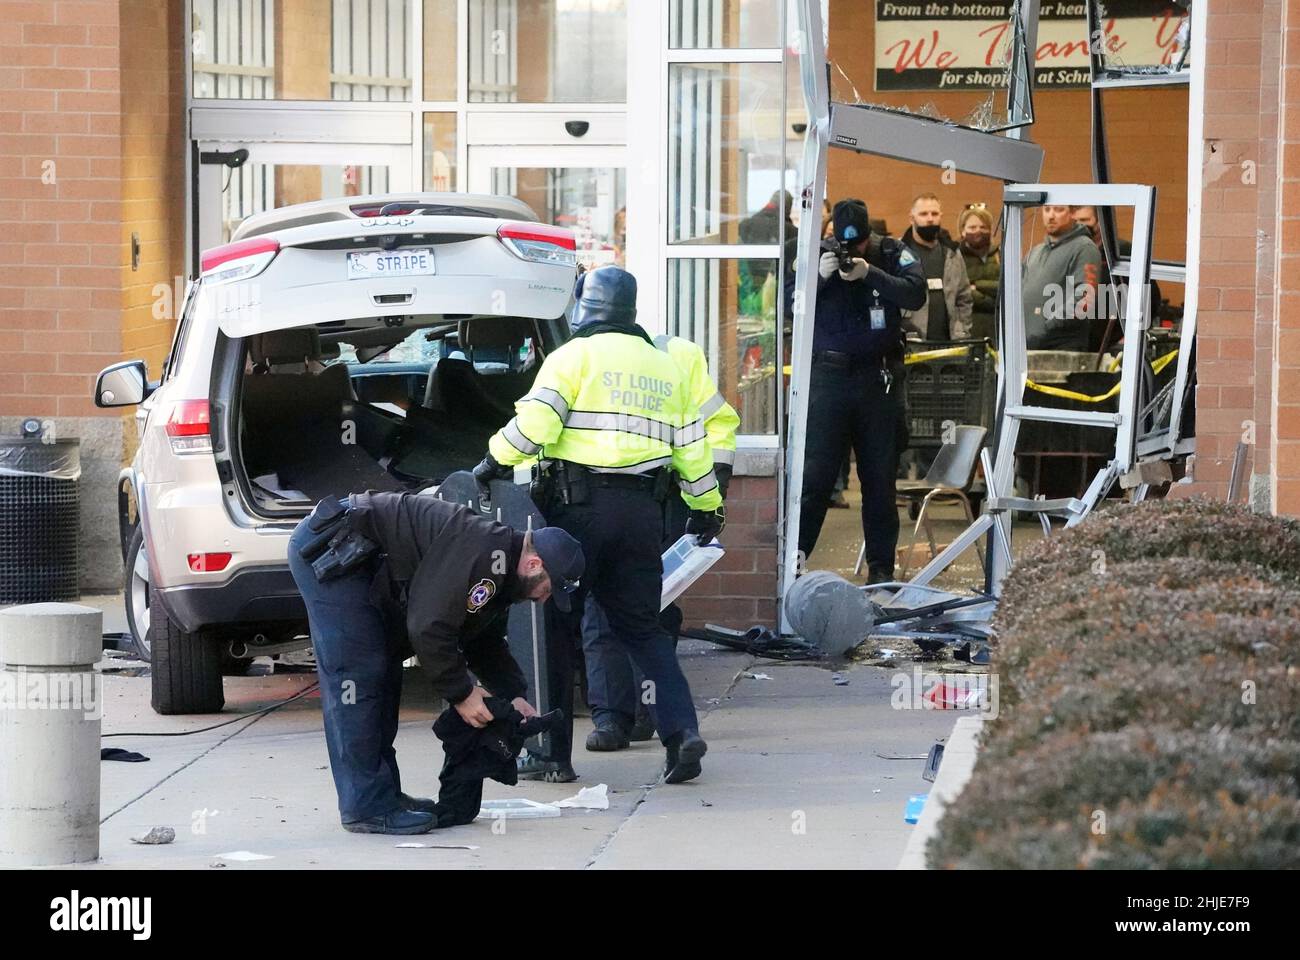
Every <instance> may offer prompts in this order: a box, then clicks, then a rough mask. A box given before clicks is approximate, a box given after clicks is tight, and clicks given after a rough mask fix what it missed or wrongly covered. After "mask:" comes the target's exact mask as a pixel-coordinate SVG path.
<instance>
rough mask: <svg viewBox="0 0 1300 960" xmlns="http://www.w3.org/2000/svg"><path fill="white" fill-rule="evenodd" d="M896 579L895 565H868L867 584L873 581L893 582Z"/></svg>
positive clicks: (869, 584)
mask: <svg viewBox="0 0 1300 960" xmlns="http://www.w3.org/2000/svg"><path fill="white" fill-rule="evenodd" d="M893 579H894V568H893V567H881V566H870V567H867V586H871V585H872V584H873V583H892V582H893Z"/></svg>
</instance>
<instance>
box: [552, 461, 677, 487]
mask: <svg viewBox="0 0 1300 960" xmlns="http://www.w3.org/2000/svg"><path fill="white" fill-rule="evenodd" d="M567 466H568V468H569V469H570V470H573V471H576V472H578V473H582V474H586V477H587V481H588V482H589V483H590V484H592V485H593V486H596V487H612V488H614V489H617V490H654V488H655V485H656V484H657V483H658V482H659V474H660V472H661V470H660V469H655V470H651V471H650V472H649V473H601V472H600V471H599V470H593V469H591V468H590V467H586V466H583V465H582V464H580V463H572V462H569V463H567Z"/></svg>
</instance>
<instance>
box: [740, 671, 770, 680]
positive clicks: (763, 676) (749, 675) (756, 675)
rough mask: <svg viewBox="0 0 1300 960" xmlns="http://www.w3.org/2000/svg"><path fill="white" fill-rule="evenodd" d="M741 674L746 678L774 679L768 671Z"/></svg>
mask: <svg viewBox="0 0 1300 960" xmlns="http://www.w3.org/2000/svg"><path fill="white" fill-rule="evenodd" d="M741 676H742V677H744V678H745V679H746V680H771V679H772V678H771V677H769V676H768V675H767V674H766V673H742V674H741Z"/></svg>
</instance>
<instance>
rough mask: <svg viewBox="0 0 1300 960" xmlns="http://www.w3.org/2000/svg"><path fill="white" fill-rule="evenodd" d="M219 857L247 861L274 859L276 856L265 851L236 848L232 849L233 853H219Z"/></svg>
mask: <svg viewBox="0 0 1300 960" xmlns="http://www.w3.org/2000/svg"><path fill="white" fill-rule="evenodd" d="M217 859H218V860H237V861H247V860H274V859H275V857H269V856H267V855H266V854H264V853H253V852H252V851H251V850H235V851H232V852H231V853H219V854H217Z"/></svg>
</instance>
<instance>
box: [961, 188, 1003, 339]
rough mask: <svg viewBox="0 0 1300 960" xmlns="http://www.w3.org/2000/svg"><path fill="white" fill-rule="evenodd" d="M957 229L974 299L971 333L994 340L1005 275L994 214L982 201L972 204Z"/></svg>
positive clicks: (974, 335) (962, 215) (964, 211)
mask: <svg viewBox="0 0 1300 960" xmlns="http://www.w3.org/2000/svg"><path fill="white" fill-rule="evenodd" d="M957 228H958V230H959V232H960V234H961V248H960V249H961V255H962V259H963V260H965V261H966V276H967V278H968V279H969V280H970V288H971V296H973V297H974V298H975V304H974V307H973V308H972V310H971V333H970V335H971V336H972V337H975V338H980V339H982V338H985V337H987V338H988V339H990V340H992V339H995V338H996V333H997V304H998V285H999V282H1000V280H1001V276H1002V257H1001V254H1000V253H999V251H998V249H997V248H996V247H994V246H993V216H992V214H990V213H989V211H988V209H987V208H986V207H985V206H984V205H983V204H972V205H971V206H969V207H967V208H966V209H965V210H963V211H962V213H961V219H960V220H959V221H958V224H957Z"/></svg>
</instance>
